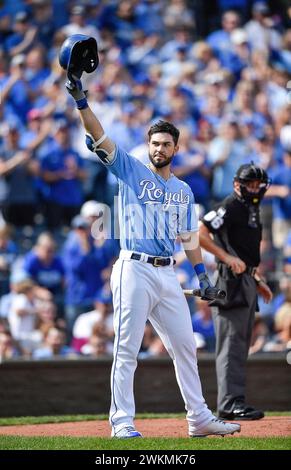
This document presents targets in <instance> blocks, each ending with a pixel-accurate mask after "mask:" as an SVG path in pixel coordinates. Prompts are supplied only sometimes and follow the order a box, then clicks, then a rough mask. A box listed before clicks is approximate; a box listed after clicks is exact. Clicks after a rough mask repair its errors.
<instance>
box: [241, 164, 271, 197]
mask: <svg viewBox="0 0 291 470" xmlns="http://www.w3.org/2000/svg"><path fill="white" fill-rule="evenodd" d="M234 181H238V182H239V183H240V191H241V196H242V199H243V200H244V201H245V202H246V203H248V204H259V203H260V201H261V199H262V198H263V196H264V194H265V192H266V191H267V189H268V187H269V186H270V183H271V180H270V178H269V177H268V175H267V172H266V171H265V170H264V169H263V168H260V167H259V166H257V165H255V164H254V162H251V163H246V164H244V165H241V166H240V167H239V168H238V170H237V172H236V174H235V175H234ZM251 181H260V189H259V192H258V193H254V192H251V191H249V190H248V189H247V188H246V184H247V183H250V182H251Z"/></svg>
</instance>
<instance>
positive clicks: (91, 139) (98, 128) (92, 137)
mask: <svg viewBox="0 0 291 470" xmlns="http://www.w3.org/2000/svg"><path fill="white" fill-rule="evenodd" d="M66 88H67V90H68V92H69V93H70V95H71V96H72V97H73V98H74V100H75V101H76V105H77V108H78V110H79V112H80V118H81V121H82V124H83V126H84V128H85V130H86V145H87V147H88V148H89V149H90V150H91V151H92V152H95V153H96V154H97V156H98V157H99V158H100V159H101V160H103V161H104V162H105V163H110V162H111V161H112V160H113V158H114V151H115V144H114V142H112V140H111V139H109V138H108V137H107V136H106V134H105V132H104V129H103V127H102V125H101V123H100V121H99V119H97V117H96V116H95V114H94V113H93V112H92V110H91V108H90V106H89V105H88V102H87V97H86V94H85V92H84V91H83V88H82V82H81V80H80V79H79V78H78V77H75V76H74V75H73V76H72V77H70V79H69V80H68V81H67V83H66Z"/></svg>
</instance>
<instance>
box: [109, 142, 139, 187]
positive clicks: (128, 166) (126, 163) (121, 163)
mask: <svg viewBox="0 0 291 470" xmlns="http://www.w3.org/2000/svg"><path fill="white" fill-rule="evenodd" d="M102 163H104V162H102ZM139 163H140V165H142V163H141V162H139V161H138V160H136V159H135V158H134V157H132V156H131V155H129V154H128V153H127V152H125V150H122V149H121V148H120V147H118V146H117V145H116V147H115V153H114V157H113V160H112V161H111V162H110V163H104V165H105V166H106V167H107V168H108V170H110V171H111V172H112V173H113V174H114V175H115V176H116V177H117V178H119V179H121V180H123V181H126V180H128V176H129V174H131V173H132V172H133V171H134V169H135V168H136V166H137V165H138V164H139Z"/></svg>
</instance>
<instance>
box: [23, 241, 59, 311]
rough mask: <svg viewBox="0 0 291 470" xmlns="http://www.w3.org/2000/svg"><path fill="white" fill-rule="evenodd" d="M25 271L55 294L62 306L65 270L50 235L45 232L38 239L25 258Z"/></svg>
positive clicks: (56, 300)
mask: <svg viewBox="0 0 291 470" xmlns="http://www.w3.org/2000/svg"><path fill="white" fill-rule="evenodd" d="M23 269H24V270H25V271H26V272H27V274H28V275H29V276H30V277H31V278H32V279H33V280H34V281H35V282H36V283H37V284H38V285H39V286H42V287H46V288H47V289H48V290H49V291H50V292H52V294H54V300H55V302H56V303H57V304H58V307H61V306H62V303H63V289H64V280H65V269H64V266H63V262H62V259H61V258H60V257H59V256H57V255H56V244H55V241H54V239H53V237H52V236H51V235H50V234H49V233H46V232H44V233H42V234H41V235H40V236H39V237H38V239H37V242H36V245H35V247H34V248H33V249H32V250H31V251H30V252H28V253H27V254H26V256H25V258H24V265H23ZM59 313H60V312H59Z"/></svg>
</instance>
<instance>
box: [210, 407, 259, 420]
mask: <svg viewBox="0 0 291 470" xmlns="http://www.w3.org/2000/svg"><path fill="white" fill-rule="evenodd" d="M264 416H265V414H264V412H263V411H261V410H256V409H255V408H252V407H251V406H247V405H244V404H238V405H234V408H233V410H232V411H230V412H229V413H228V412H225V411H221V412H219V418H222V419H230V420H235V421H242V420H245V421H248V420H249V421H252V420H255V419H262V418H263V417H264Z"/></svg>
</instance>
